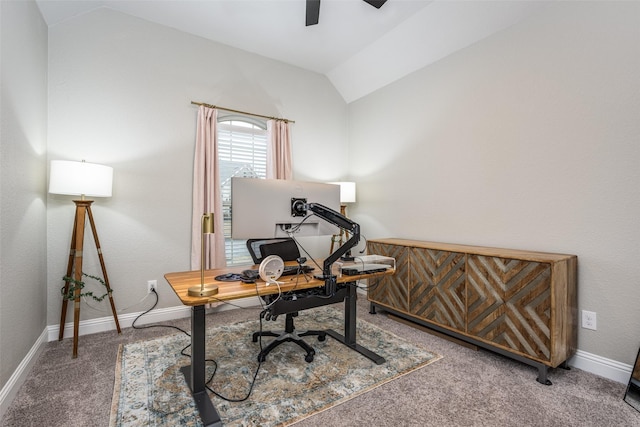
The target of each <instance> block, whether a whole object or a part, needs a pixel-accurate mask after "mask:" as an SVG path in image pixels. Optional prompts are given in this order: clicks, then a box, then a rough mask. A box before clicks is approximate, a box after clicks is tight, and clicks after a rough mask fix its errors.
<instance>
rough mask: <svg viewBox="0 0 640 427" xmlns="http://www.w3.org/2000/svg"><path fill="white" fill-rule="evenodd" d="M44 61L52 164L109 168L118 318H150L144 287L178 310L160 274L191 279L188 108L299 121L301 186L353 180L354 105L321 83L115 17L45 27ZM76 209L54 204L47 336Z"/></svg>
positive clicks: (90, 263)
mask: <svg viewBox="0 0 640 427" xmlns="http://www.w3.org/2000/svg"><path fill="white" fill-rule="evenodd" d="M49 58H50V63H49V67H50V78H49V85H50V98H49V123H50V125H49V152H48V153H49V160H54V159H75V160H81V159H85V160H86V161H90V162H96V163H103V164H107V165H110V166H113V167H114V189H113V197H112V198H110V199H97V200H96V202H95V203H94V208H93V213H94V217H95V221H96V227H97V229H98V234H99V238H100V243H101V246H102V250H103V254H104V258H105V262H106V266H107V272H108V274H109V279H110V282H111V285H112V287H113V288H114V299H115V301H116V307H117V308H118V309H119V310H123V309H126V310H123V311H125V312H137V311H142V310H143V309H145V308H148V307H150V303H151V300H150V299H149V300H146V301H144V302H142V303H138V301H139V300H140V299H141V298H143V297H144V296H145V295H146V282H147V280H149V279H157V280H158V284H159V293H160V305H159V307H169V306H176V305H180V302H179V300H178V299H177V298H176V297H175V295H174V294H173V292H172V291H171V289H170V288H169V286H168V285H167V284H166V282H165V280H164V278H163V275H164V274H165V273H167V272H173V271H184V270H189V269H190V263H189V254H190V218H191V189H192V163H193V147H194V141H195V125H196V114H197V107H195V106H193V105H191V104H190V102H191V101H200V102H206V103H210V104H216V105H221V106H223V107H228V108H234V109H239V110H244V111H250V112H255V113H259V114H265V115H274V116H278V117H285V118H288V119H291V120H295V122H296V123H295V124H294V125H293V127H292V135H293V152H294V156H293V157H294V158H293V162H294V168H295V170H294V178H295V179H300V180H311V181H331V180H337V179H340V178H342V177H343V176H345V175H346V173H347V172H346V167H347V160H346V146H347V144H346V135H347V106H346V104H345V103H344V101H343V100H342V98H341V97H340V96H339V94H338V93H337V92H336V90H335V89H334V88H333V87H332V86H331V84H330V83H329V82H328V80H327V78H326V77H324V76H321V75H319V74H315V73H311V72H308V71H304V70H302V69H299V68H295V67H292V66H289V65H285V64H283V63H280V62H277V61H273V60H269V59H266V58H264V57H261V56H258V55H255V54H250V53H247V52H243V51H240V50H237V49H233V48H230V47H227V46H224V45H220V44H217V43H213V42H210V41H207V40H204V39H201V38H198V37H195V36H191V35H187V34H185V33H182V32H179V31H175V30H172V29H169V28H167V27H163V26H160V25H157V24H153V23H149V22H146V21H143V20H140V19H137V18H133V17H130V16H127V15H124V14H120V13H117V12H114V11H111V10H108V9H101V10H98V11H96V12H92V13H89V14H86V15H82V16H80V17H77V18H75V19H72V20H69V21H67V22H64V23H62V24H59V25H57V26H54V27H52V28H50V33H49ZM318 147H322V148H320V149H319V148H318ZM73 206H74V205H73V203H72V201H71V197H66V196H53V195H50V196H49V205H48V210H47V215H48V220H47V231H48V289H49V306H48V324H49V325H55V324H57V322H58V321H59V315H60V314H59V313H60V305H61V299H60V295H59V288H60V286H61V285H62V277H63V275H64V273H65V269H66V262H67V256H68V251H69V243H70V238H71V228H72V221H73V213H74V207H73ZM256 215H259V209H256ZM328 245H329V243H328V242H327V248H328ZM93 248H94V246H93V242H92V241H91V239H90V238H89V239H88V240H86V241H85V268H84V270H85V272H87V273H94V274H95V273H99V272H100V268H99V265H98V264H97V261H96V260H95V258H97V257H96V256H95V254H93V253H92V250H94V249H93ZM327 250H328V249H327ZM99 307H100V308H101V309H102V310H103V311H93V310H92V309H90V308H88V307H87V306H86V305H85V304H83V306H82V309H81V318H82V319H90V318H96V317H105V316H109V315H110V314H109V311H108V305H107V304H106V303H102V304H100V305H99ZM67 321H71V317H70V314H69V316H68V318H67Z"/></svg>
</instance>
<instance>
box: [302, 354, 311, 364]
mask: <svg viewBox="0 0 640 427" xmlns="http://www.w3.org/2000/svg"><path fill="white" fill-rule="evenodd" d="M304 360H305V361H306V362H307V363H311V362H313V354H307V355H306V356H305V357H304Z"/></svg>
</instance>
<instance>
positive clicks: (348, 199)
mask: <svg viewBox="0 0 640 427" xmlns="http://www.w3.org/2000/svg"><path fill="white" fill-rule="evenodd" d="M331 184H336V185H339V186H340V204H345V203H355V202H356V183H355V182H345V181H342V182H332V183H331Z"/></svg>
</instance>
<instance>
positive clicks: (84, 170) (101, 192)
mask: <svg viewBox="0 0 640 427" xmlns="http://www.w3.org/2000/svg"><path fill="white" fill-rule="evenodd" d="M112 182H113V168H111V167H109V166H103V165H97V164H95V163H86V162H84V161H82V162H75V161H64V160H53V161H52V162H51V171H50V175H49V193H51V194H64V195H72V196H80V200H74V201H73V203H75V204H76V216H75V220H74V222H73V233H72V235H71V250H70V252H69V262H68V264H67V274H66V276H65V278H66V279H65V285H64V291H63V292H64V295H65V297H63V299H62V314H61V316H60V332H59V335H58V340H62V338H64V324H65V319H66V317H67V303H68V302H69V300H68V299H67V298H66V296H67V295H69V291H70V286H71V283H70V282H71V280H70V279H71V278H73V281H74V282H75V283H76V284H77V283H78V282H81V281H82V255H83V249H84V230H85V224H86V222H85V220H86V218H87V217H88V218H89V224H90V226H91V231H92V232H93V239H94V241H95V244H96V248H97V250H98V258H99V260H100V267H101V268H102V276H103V279H104V285H105V287H106V288H107V295H108V296H109V303H110V304H111V312H112V313H113V319H114V320H115V322H116V329H117V330H118V333H120V332H121V330H120V323H119V322H118V315H117V312H116V306H115V304H114V302H113V297H112V295H111V286H110V285H109V277H108V276H107V269H106V267H105V264H104V258H103V257H102V249H101V248H100V241H99V240H98V233H97V231H96V225H95V222H94V221H93V214H92V213H91V204H92V203H93V200H85V196H93V197H111V187H112ZM72 290H73V295H74V298H73V306H74V308H73V357H74V358H76V357H77V356H78V332H79V323H80V297H81V287H80V286H77V285H76V286H75V287H74V288H72Z"/></svg>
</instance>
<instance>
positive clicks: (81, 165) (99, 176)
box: [49, 160, 113, 197]
mask: <svg viewBox="0 0 640 427" xmlns="http://www.w3.org/2000/svg"><path fill="white" fill-rule="evenodd" d="M112 184H113V168H112V167H110V166H104V165H98V164H95V163H86V162H74V161H67V160H52V161H51V171H50V174H49V193H52V194H67V195H71V196H80V195H84V196H93V197H111V188H112Z"/></svg>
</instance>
